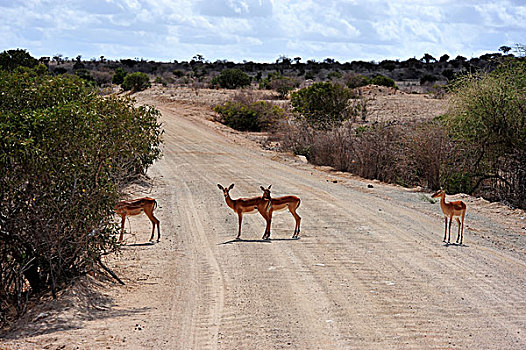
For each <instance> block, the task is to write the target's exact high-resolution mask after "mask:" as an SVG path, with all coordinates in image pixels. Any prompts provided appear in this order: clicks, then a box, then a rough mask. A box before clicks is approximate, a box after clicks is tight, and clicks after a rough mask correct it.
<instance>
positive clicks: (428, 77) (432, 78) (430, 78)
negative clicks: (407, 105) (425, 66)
mask: <svg viewBox="0 0 526 350" xmlns="http://www.w3.org/2000/svg"><path fill="white" fill-rule="evenodd" d="M437 80H438V77H437V76H436V75H432V74H426V75H424V76H423V77H422V78H420V85H424V84H427V83H434V82H435V81H437Z"/></svg>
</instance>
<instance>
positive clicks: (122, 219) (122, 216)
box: [119, 214, 126, 243]
mask: <svg viewBox="0 0 526 350" xmlns="http://www.w3.org/2000/svg"><path fill="white" fill-rule="evenodd" d="M125 223H126V214H122V215H121V235H120V236H119V243H121V242H122V237H123V235H124V224H125Z"/></svg>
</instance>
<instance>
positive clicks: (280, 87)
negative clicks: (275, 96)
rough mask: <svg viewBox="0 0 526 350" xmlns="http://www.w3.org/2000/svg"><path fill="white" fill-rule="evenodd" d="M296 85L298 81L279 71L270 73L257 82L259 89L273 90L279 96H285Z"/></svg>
mask: <svg viewBox="0 0 526 350" xmlns="http://www.w3.org/2000/svg"><path fill="white" fill-rule="evenodd" d="M296 87H298V83H297V82H296V81H295V80H294V79H292V78H289V77H285V76H283V75H281V74H279V73H270V74H268V75H267V77H266V78H265V79H263V81H262V82H261V83H260V84H259V88H260V89H267V90H271V89H272V90H275V91H276V92H277V93H279V96H280V97H281V98H286V97H287V95H288V94H289V92H290V91H292V90H294V88H296Z"/></svg>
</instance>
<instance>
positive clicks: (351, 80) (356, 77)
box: [345, 74, 371, 89]
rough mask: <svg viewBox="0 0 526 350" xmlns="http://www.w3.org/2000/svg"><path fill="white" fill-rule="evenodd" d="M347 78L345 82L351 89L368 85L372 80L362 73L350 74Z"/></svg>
mask: <svg viewBox="0 0 526 350" xmlns="http://www.w3.org/2000/svg"><path fill="white" fill-rule="evenodd" d="M346 80H347V82H346V83H345V85H347V87H348V88H350V89H355V88H357V87H361V86H366V85H369V84H370V82H371V81H370V79H369V78H367V77H366V76H365V75H361V74H350V75H349V76H347V77H346Z"/></svg>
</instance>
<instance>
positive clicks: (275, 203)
mask: <svg viewBox="0 0 526 350" xmlns="http://www.w3.org/2000/svg"><path fill="white" fill-rule="evenodd" d="M270 187H272V185H269V186H268V188H264V187H263V186H260V188H261V190H262V191H263V197H262V198H263V199H266V200H270V206H269V209H268V213H267V215H268V220H267V228H266V230H265V234H264V235H263V239H270V224H271V221H272V213H273V212H275V211H280V210H284V209H288V210H289V211H290V213H291V214H292V216H294V219H295V220H296V226H295V227H294V234H293V235H292V238H298V237H299V235H300V222H301V217H300V216H299V215H298V214H297V213H296V209H298V207H299V206H300V203H301V200H300V198H299V197H296V196H283V197H276V198H271V197H270Z"/></svg>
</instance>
